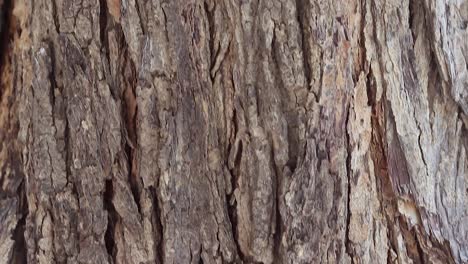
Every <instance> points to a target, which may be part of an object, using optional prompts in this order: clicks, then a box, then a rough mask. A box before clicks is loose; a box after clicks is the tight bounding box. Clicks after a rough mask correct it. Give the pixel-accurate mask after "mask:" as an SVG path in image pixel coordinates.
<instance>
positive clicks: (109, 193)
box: [104, 180, 118, 260]
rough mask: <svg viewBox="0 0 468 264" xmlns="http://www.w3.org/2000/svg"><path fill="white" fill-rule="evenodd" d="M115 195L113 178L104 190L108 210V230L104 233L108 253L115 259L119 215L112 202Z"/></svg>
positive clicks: (105, 204) (108, 181)
mask: <svg viewBox="0 0 468 264" xmlns="http://www.w3.org/2000/svg"><path fill="white" fill-rule="evenodd" d="M113 196H114V189H113V186H112V180H106V187H105V191H104V209H105V210H106V211H107V230H106V233H105V234H104V242H105V245H106V249H107V254H109V257H110V258H111V259H112V260H114V258H115V253H116V252H115V249H116V245H115V240H114V231H115V222H116V221H117V218H118V215H117V212H116V210H115V208H114V205H113V204H112V197H113Z"/></svg>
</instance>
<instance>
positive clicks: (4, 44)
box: [0, 0, 13, 101]
mask: <svg viewBox="0 0 468 264" xmlns="http://www.w3.org/2000/svg"><path fill="white" fill-rule="evenodd" d="M2 1H3V4H2V5H0V39H2V41H0V72H3V64H4V61H5V59H6V57H7V56H8V51H9V47H10V45H11V38H10V34H11V33H12V32H11V20H12V19H13V14H12V12H13V0H2ZM0 4H1V3H0ZM0 88H2V87H0ZM2 95H3V91H2V90H0V101H1V100H2Z"/></svg>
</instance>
